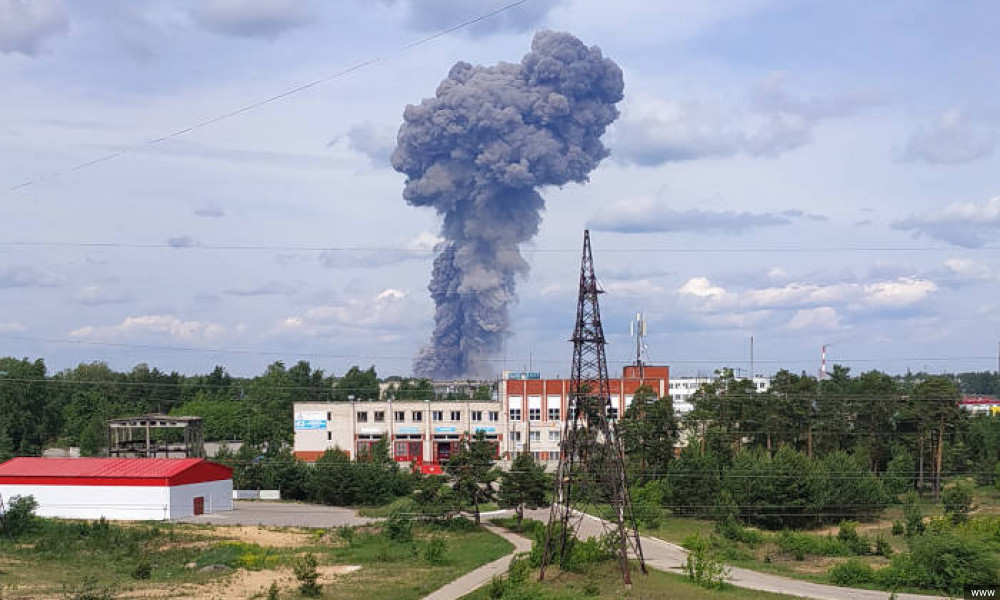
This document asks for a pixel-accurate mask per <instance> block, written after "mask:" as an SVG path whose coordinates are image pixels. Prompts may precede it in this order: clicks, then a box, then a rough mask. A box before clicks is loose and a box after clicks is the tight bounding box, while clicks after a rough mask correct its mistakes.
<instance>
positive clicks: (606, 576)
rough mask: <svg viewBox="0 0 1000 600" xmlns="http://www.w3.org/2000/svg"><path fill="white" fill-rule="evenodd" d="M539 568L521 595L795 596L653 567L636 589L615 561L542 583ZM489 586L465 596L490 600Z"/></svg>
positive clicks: (640, 598) (715, 599) (656, 599)
mask: <svg viewBox="0 0 1000 600" xmlns="http://www.w3.org/2000/svg"><path fill="white" fill-rule="evenodd" d="M537 578H538V572H537V571H533V572H532V573H531V575H530V576H529V578H528V581H527V582H526V583H525V584H524V586H525V587H524V589H523V590H519V591H518V595H517V596H515V597H517V598H531V599H532V600H578V599H580V598H593V599H595V600H611V599H619V598H628V599H630V600H662V599H664V598H669V599H671V600H791V598H792V596H785V595H782V594H772V593H768V592H758V591H754V590H744V589H741V588H736V587H731V586H727V587H725V588H723V589H721V590H709V589H705V588H702V587H699V586H697V585H695V584H693V583H691V582H690V581H688V580H687V578H686V577H684V576H682V575H675V574H673V573H664V572H662V571H655V570H650V571H649V575H641V574H637V573H633V575H632V579H633V581H632V589H631V590H625V589H624V588H623V586H622V582H621V576H620V575H619V573H618V571H617V570H616V569H615V564H614V563H603V564H601V565H597V566H595V568H594V569H593V570H592V571H591V572H590V573H588V574H587V575H577V574H574V573H566V572H559V571H558V570H553V571H551V572H550V574H549V575H548V576H547V579H546V581H545V582H544V583H538V582H537V581H536V579H537ZM489 598H490V596H489V590H488V589H487V588H482V589H480V590H477V591H475V592H473V593H472V594H469V595H467V596H465V597H464V598H463V600H489Z"/></svg>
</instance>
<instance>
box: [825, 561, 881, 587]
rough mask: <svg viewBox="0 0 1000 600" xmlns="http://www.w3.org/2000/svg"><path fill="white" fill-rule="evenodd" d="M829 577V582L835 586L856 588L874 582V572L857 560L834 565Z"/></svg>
mask: <svg viewBox="0 0 1000 600" xmlns="http://www.w3.org/2000/svg"><path fill="white" fill-rule="evenodd" d="M829 575H830V581H832V582H834V583H836V584H837V585H846V586H856V585H865V584H869V583H872V582H873V581H875V570H874V569H872V568H871V566H869V565H867V564H865V563H863V562H861V560H860V559H857V558H850V559H848V560H847V561H846V562H842V563H840V564H839V565H835V566H834V567H833V568H832V569H830V573H829Z"/></svg>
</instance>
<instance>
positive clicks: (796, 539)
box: [775, 529, 855, 560]
mask: <svg viewBox="0 0 1000 600" xmlns="http://www.w3.org/2000/svg"><path fill="white" fill-rule="evenodd" d="M775 542H777V544H778V547H779V548H781V550H782V551H784V552H787V553H789V554H791V555H793V556H794V557H795V559H796V560H804V559H805V556H806V555H807V554H815V555H818V556H853V555H854V554H855V552H854V549H853V548H851V547H850V546H849V545H848V544H846V543H844V542H843V541H842V540H840V539H839V538H835V537H833V536H831V535H826V536H820V535H812V534H808V533H797V532H793V531H789V530H787V529H786V530H784V531H782V532H780V533H779V534H778V535H777V536H775Z"/></svg>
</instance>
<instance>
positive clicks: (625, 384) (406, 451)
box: [294, 366, 670, 472]
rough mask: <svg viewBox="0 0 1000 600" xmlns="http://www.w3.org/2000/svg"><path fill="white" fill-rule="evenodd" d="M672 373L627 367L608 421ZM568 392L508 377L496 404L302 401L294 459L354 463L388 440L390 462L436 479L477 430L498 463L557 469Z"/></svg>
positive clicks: (552, 383)
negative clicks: (523, 458) (341, 455)
mask: <svg viewBox="0 0 1000 600" xmlns="http://www.w3.org/2000/svg"><path fill="white" fill-rule="evenodd" d="M669 374H670V370H669V368H668V367H655V366H646V367H643V369H642V370H641V371H640V369H639V368H638V367H634V366H628V367H625V369H624V370H623V372H622V377H621V378H620V379H612V380H610V381H609V382H608V383H609V386H610V390H609V392H610V397H611V398H610V399H611V407H610V415H609V416H611V417H612V418H617V417H619V416H620V415H622V414H624V412H625V410H626V409H627V408H628V406H629V405H630V404H631V403H632V398H633V396H634V394H635V392H636V390H637V389H638V388H639V387H640V386H642V385H647V386H650V387H651V388H653V391H654V392H655V393H656V394H657V395H658V396H660V397H662V396H664V395H665V394H667V391H668V389H669V384H670V377H669ZM569 389H570V382H569V380H565V379H542V378H541V377H540V376H539V375H538V374H535V373H508V374H505V377H504V379H503V380H501V381H500V382H499V385H498V390H497V394H496V399H495V400H487V401H474V400H427V401H413V400H378V401H353V402H325V403H309V402H300V403H296V404H295V407H294V413H295V445H294V450H295V455H296V456H298V457H299V458H301V459H302V460H306V461H310V462H311V461H315V460H316V459H317V458H318V457H319V456H320V455H321V454H322V453H323V452H325V451H326V450H328V449H330V448H340V449H341V450H343V451H344V452H346V453H347V454H348V456H350V457H351V458H356V457H357V456H359V455H360V454H362V453H364V452H365V450H366V449H367V448H368V447H370V446H371V445H373V444H376V443H378V442H379V441H382V440H386V441H388V442H389V451H390V454H391V455H392V456H393V458H394V459H395V460H397V461H400V462H409V463H415V464H419V465H421V467H422V468H423V470H424V471H426V472H435V471H436V470H437V469H438V468H439V465H440V463H441V462H444V461H447V460H448V458H449V457H450V456H451V455H452V454H453V453H454V452H456V451H457V450H458V446H459V443H460V441H461V439H462V437H463V436H467V435H473V434H475V433H477V432H480V431H481V432H483V433H484V434H485V435H486V438H487V439H488V440H491V441H493V442H494V443H495V444H496V446H497V456H498V458H500V459H501V460H509V459H511V458H513V456H514V455H516V454H518V453H520V452H531V453H532V454H533V455H534V456H535V458H536V459H537V460H539V461H542V462H548V463H554V462H557V461H558V460H559V448H560V442H561V441H562V432H563V426H564V423H565V421H564V419H565V418H566V416H567V411H568V405H569Z"/></svg>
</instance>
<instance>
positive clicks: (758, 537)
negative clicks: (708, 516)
mask: <svg viewBox="0 0 1000 600" xmlns="http://www.w3.org/2000/svg"><path fill="white" fill-rule="evenodd" d="M715 531H716V532H718V534H719V535H721V536H722V537H724V538H726V539H727V540H732V541H734V542H740V543H741V544H746V545H747V546H750V547H751V548H756V547H757V546H760V545H761V544H763V543H764V534H763V533H761V532H759V531H757V530H755V529H747V528H746V527H743V526H742V525H740V524H739V522H737V521H736V519H726V520H724V521H719V522H717V523H716V524H715Z"/></svg>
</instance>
